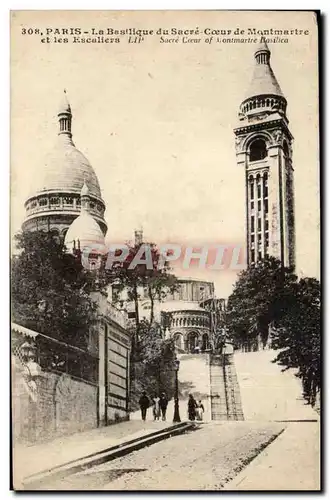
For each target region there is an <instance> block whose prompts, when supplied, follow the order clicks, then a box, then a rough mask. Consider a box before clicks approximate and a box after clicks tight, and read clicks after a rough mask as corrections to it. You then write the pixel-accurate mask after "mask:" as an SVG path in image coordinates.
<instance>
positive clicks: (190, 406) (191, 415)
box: [188, 394, 197, 420]
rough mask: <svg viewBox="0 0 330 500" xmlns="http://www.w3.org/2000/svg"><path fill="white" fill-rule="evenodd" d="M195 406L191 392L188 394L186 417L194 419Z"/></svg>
mask: <svg viewBox="0 0 330 500" xmlns="http://www.w3.org/2000/svg"><path fill="white" fill-rule="evenodd" d="M196 408H197V403H196V400H195V398H194V396H193V395H192V394H189V399H188V418H189V420H195V418H196Z"/></svg>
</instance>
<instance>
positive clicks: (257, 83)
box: [245, 64, 284, 99]
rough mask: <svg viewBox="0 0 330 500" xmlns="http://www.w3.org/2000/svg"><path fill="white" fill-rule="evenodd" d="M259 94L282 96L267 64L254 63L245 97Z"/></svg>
mask: <svg viewBox="0 0 330 500" xmlns="http://www.w3.org/2000/svg"><path fill="white" fill-rule="evenodd" d="M259 95H275V96H280V97H284V95H283V92H282V90H281V87H280V86H279V83H278V81H277V80H276V77H275V75H274V72H273V70H272V68H271V66H270V65H269V64H256V65H255V68H254V72H253V76H252V81H251V84H250V87H249V89H248V92H247V93H246V96H245V99H248V98H250V97H255V96H259Z"/></svg>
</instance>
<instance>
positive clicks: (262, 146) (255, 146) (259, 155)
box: [250, 139, 267, 161]
mask: <svg viewBox="0 0 330 500" xmlns="http://www.w3.org/2000/svg"><path fill="white" fill-rule="evenodd" d="M266 156H267V148H266V143H265V141H264V140H263V139H256V140H255V141H253V142H252V144H251V146H250V161H258V160H263V159H264V158H266Z"/></svg>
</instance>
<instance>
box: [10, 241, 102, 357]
mask: <svg viewBox="0 0 330 500" xmlns="http://www.w3.org/2000/svg"><path fill="white" fill-rule="evenodd" d="M15 239H16V247H17V249H18V251H19V254H18V255H16V256H15V257H14V258H13V260H12V280H11V305H12V317H13V320H14V321H15V322H17V323H19V324H21V325H22V326H25V327H27V328H31V329H34V330H36V331H38V332H40V333H44V334H45V335H47V336H50V337H53V338H56V339H58V340H62V341H64V342H66V343H68V344H73V345H76V346H79V347H81V348H85V347H86V344H87V340H88V335H89V330H90V327H91V324H92V323H93V322H94V320H95V319H96V311H97V306H96V304H95V303H94V302H93V301H92V300H91V299H90V297H89V292H90V291H91V290H92V289H93V287H94V286H95V279H96V276H95V274H93V273H90V272H87V271H86V270H85V269H84V268H83V266H82V265H81V262H80V259H77V258H75V257H74V256H73V255H71V254H69V253H67V252H66V250H65V247H64V244H63V243H62V242H59V241H58V240H57V239H56V238H55V237H54V236H53V235H52V234H51V233H46V232H43V231H35V232H22V233H19V234H18V235H17V236H16V238H15Z"/></svg>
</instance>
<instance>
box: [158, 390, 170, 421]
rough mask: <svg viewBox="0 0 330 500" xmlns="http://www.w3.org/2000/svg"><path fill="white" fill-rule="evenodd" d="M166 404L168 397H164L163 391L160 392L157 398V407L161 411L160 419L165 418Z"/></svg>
mask: <svg viewBox="0 0 330 500" xmlns="http://www.w3.org/2000/svg"><path fill="white" fill-rule="evenodd" d="M167 405H168V399H167V397H166V394H165V392H162V394H161V395H160V399H159V408H160V411H161V412H162V420H166V410H167Z"/></svg>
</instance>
